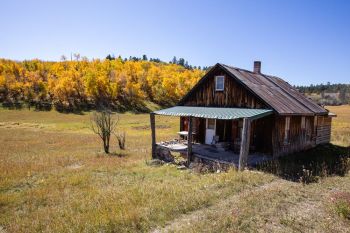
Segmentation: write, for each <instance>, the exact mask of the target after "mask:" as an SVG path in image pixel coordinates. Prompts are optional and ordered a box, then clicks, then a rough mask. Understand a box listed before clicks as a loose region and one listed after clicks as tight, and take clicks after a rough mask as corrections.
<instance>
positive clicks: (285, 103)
mask: <svg viewBox="0 0 350 233" xmlns="http://www.w3.org/2000/svg"><path fill="white" fill-rule="evenodd" d="M219 65H220V66H221V67H223V68H224V69H225V70H226V71H228V73H230V74H231V75H233V76H234V77H235V78H237V79H238V80H239V81H240V82H241V83H242V84H244V85H245V86H246V87H247V88H248V89H250V90H251V91H253V92H254V93H255V94H256V95H258V96H259V97H260V98H261V99H262V100H263V101H264V102H266V103H267V104H268V105H269V106H271V107H272V108H273V109H274V110H275V111H277V112H278V113H279V114H301V115H314V114H327V111H326V110H325V109H324V108H322V107H321V106H319V105H318V104H317V103H315V102H314V101H312V100H311V99H308V98H307V97H306V96H304V95H303V94H301V93H300V92H299V91H298V90H297V89H295V88H294V87H293V86H291V85H290V84H289V83H287V82H285V81H284V80H282V79H280V78H278V77H275V76H271V75H265V74H261V73H254V72H251V71H248V70H244V69H240V68H235V67H231V66H228V65H224V64H219Z"/></svg>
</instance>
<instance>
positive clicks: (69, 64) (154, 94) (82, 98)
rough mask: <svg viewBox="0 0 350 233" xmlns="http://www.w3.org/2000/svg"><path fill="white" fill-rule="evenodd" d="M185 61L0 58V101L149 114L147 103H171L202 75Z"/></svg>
mask: <svg viewBox="0 0 350 233" xmlns="http://www.w3.org/2000/svg"><path fill="white" fill-rule="evenodd" d="M204 72H205V71H204V70H203V69H201V68H200V67H193V66H189V65H188V63H187V62H185V63H183V61H182V60H181V63H179V62H177V60H176V62H174V63H166V62H162V61H161V60H160V59H157V58H151V59H148V58H147V56H146V55H144V56H143V57H142V58H140V59H139V58H136V57H130V58H129V59H123V58H121V57H120V56H119V57H117V58H115V57H114V56H112V55H108V56H107V57H106V59H93V60H89V59H87V58H86V57H80V55H79V54H74V59H72V58H71V60H70V61H69V60H67V58H66V57H65V56H62V57H61V61H57V62H52V61H41V60H38V59H34V60H26V61H13V60H7V59H0V102H2V104H3V105H4V106H14V105H22V104H24V105H26V106H28V107H29V108H30V107H32V106H35V107H36V108H39V109H40V108H45V107H47V106H54V107H55V108H56V109H57V110H62V111H74V110H84V109H91V108H97V107H98V106H104V107H108V108H111V109H115V110H121V111H123V110H137V111H143V110H145V111H146V110H147V108H146V106H145V101H151V102H154V103H157V104H159V105H162V106H169V105H173V104H175V103H176V102H177V101H178V100H179V99H180V98H181V97H182V96H183V95H184V94H185V93H186V92H187V91H189V89H190V88H191V87H192V86H193V85H194V84H195V83H196V82H197V81H198V80H199V78H200V77H202V76H203V75H204Z"/></svg>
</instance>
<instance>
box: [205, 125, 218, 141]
mask: <svg viewBox="0 0 350 233" xmlns="http://www.w3.org/2000/svg"><path fill="white" fill-rule="evenodd" d="M215 123H216V121H215V119H207V122H206V129H205V144H211V143H212V142H213V138H214V136H215Z"/></svg>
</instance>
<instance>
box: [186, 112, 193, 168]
mask: <svg viewBox="0 0 350 233" xmlns="http://www.w3.org/2000/svg"><path fill="white" fill-rule="evenodd" d="M192 128H193V117H189V118H188V136H187V164H188V165H190V163H191V160H192Z"/></svg>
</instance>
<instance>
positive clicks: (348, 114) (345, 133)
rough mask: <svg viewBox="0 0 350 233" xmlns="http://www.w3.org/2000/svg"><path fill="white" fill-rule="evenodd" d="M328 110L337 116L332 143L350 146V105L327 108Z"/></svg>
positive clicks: (333, 127)
mask: <svg viewBox="0 0 350 233" xmlns="http://www.w3.org/2000/svg"><path fill="white" fill-rule="evenodd" d="M326 108H327V109H328V110H329V111H331V112H333V113H336V114H337V117H334V118H333V121H332V139H331V141H332V143H334V144H336V145H340V146H350V105H341V106H327V107H326Z"/></svg>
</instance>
